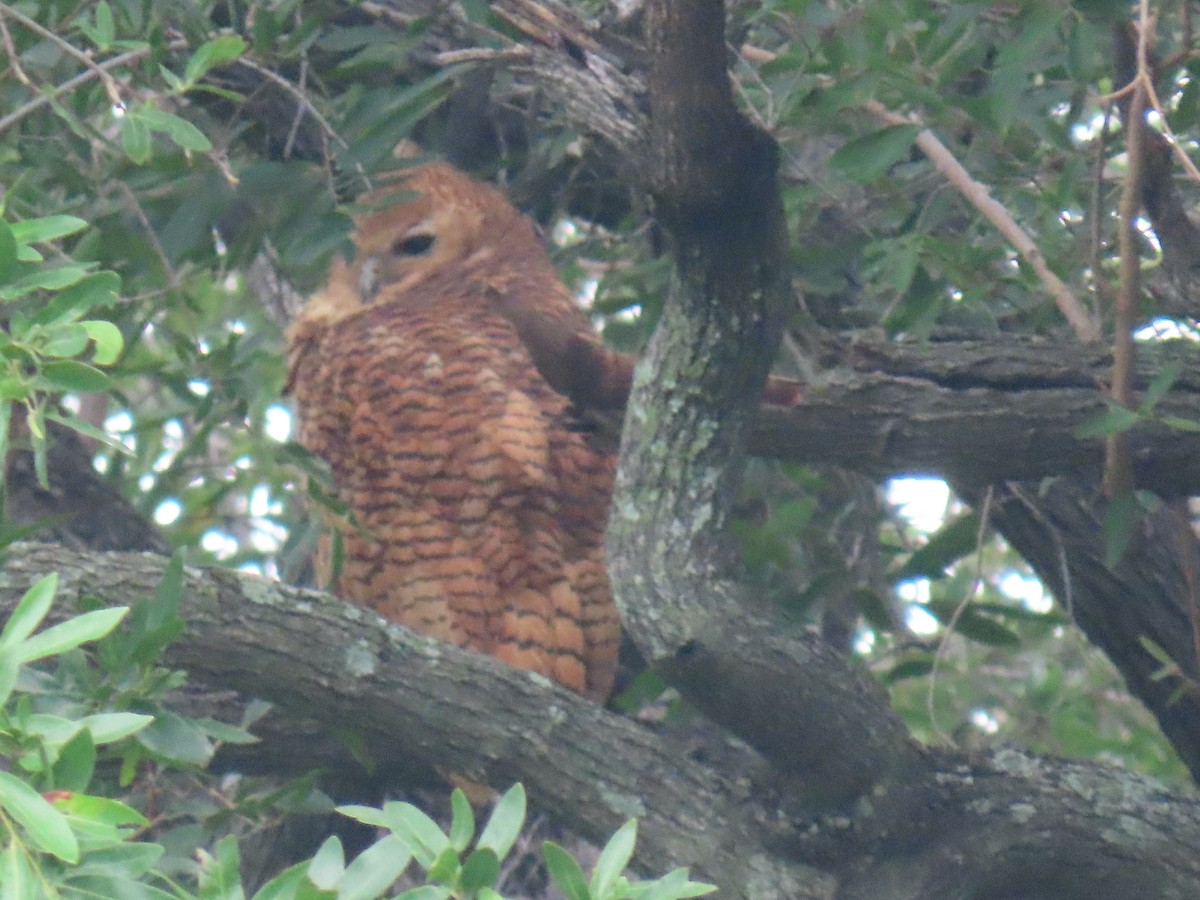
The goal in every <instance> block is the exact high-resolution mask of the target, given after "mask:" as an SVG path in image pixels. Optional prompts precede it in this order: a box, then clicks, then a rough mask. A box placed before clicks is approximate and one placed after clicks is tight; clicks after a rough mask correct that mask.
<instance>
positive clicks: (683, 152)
mask: <svg viewBox="0 0 1200 900" xmlns="http://www.w3.org/2000/svg"><path fill="white" fill-rule="evenodd" d="M647 35H648V38H647V43H648V44H649V46H650V50H651V54H650V58H651V60H652V63H651V73H650V85H651V88H650V97H651V145H650V150H649V163H648V167H647V181H648V185H649V187H650V190H651V192H652V194H653V196H654V200H655V203H656V208H657V213H658V217H659V220H660V221H661V222H663V223H664V224H665V225H666V226H667V228H668V230H669V232H670V236H671V239H672V242H673V247H672V252H673V256H674V259H675V265H676V279H675V283H674V284H673V286H672V292H671V296H670V297H669V299H668V302H667V305H666V307H665V309H664V311H663V316H662V320H661V322H660V324H659V327H658V330H657V332H656V334H655V336H654V339H653V340H652V342H651V346H650V348H649V350H648V352H647V354H646V359H645V365H644V368H643V369H642V370H640V374H638V375H635V383H634V389H633V396H632V397H631V400H630V409H629V413H628V415H627V421H626V431H625V435H624V439H623V442H622V451H621V456H620V461H619V464H618V473H617V489H616V497H615V500H614V512H613V516H612V519H611V522H610V527H609V544H608V547H609V569H610V573H611V575H612V578H613V585H614V591H615V594H616V596H617V600H618V603H619V604H620V606H621V610H622V618H623V621H624V622H625V624H626V626H627V628H628V630H629V633H630V635H631V636H632V637H633V639H634V641H636V642H637V643H638V644H639V647H640V648H641V649H642V651H643V653H644V654H645V655H646V657H647V658H648V659H649V660H651V661H652V662H653V663H654V664H656V665H657V666H658V667H659V668H660V669H661V670H662V671H663V672H664V673H666V674H667V676H668V677H669V678H671V679H672V681H673V682H674V683H675V684H677V685H679V686H680V687H681V689H682V690H683V691H684V693H685V695H686V696H688V697H689V699H691V700H692V701H693V702H695V703H696V704H697V705H698V706H700V708H701V709H703V710H704V711H705V712H706V713H708V714H709V715H711V716H712V717H714V718H715V719H716V720H717V721H719V722H721V723H722V724H724V725H726V726H728V727H730V728H731V729H733V730H734V731H735V733H737V734H738V735H740V736H741V737H743V738H745V739H746V740H747V741H749V742H750V744H751V745H752V746H754V747H756V748H757V749H758V750H760V751H761V752H763V753H764V754H765V755H766V756H767V757H768V759H769V760H771V762H772V763H773V764H774V765H775V766H776V767H777V768H779V769H781V770H782V771H785V772H790V773H800V772H803V773H804V776H805V778H806V779H807V780H808V781H809V782H810V783H811V784H819V785H820V786H821V788H822V789H823V792H824V794H825V796H824V797H822V798H821V799H823V800H824V801H826V802H833V801H845V800H847V799H849V798H851V797H855V796H859V795H861V794H862V793H864V792H865V791H866V790H867V789H868V788H869V786H870V784H871V783H872V781H873V780H874V779H876V778H879V777H886V776H887V775H898V773H901V772H911V771H915V770H918V769H921V768H922V767H923V766H924V763H923V761H922V759H921V755H920V753H919V751H918V750H917V748H916V747H915V746H914V745H913V744H912V743H911V742H910V740H909V739H908V737H907V734H906V732H905V730H904V728H903V726H902V725H901V724H900V723H899V721H898V720H897V719H896V718H895V717H894V716H893V715H892V714H891V712H890V711H889V710H888V709H887V705H886V702H885V701H884V698H883V696H882V694H881V693H880V692H879V689H878V687H877V686H876V685H874V684H872V683H871V682H870V680H869V679H868V678H866V677H865V675H864V674H863V673H862V672H860V671H858V670H857V669H854V668H853V667H851V666H849V665H846V664H844V663H843V661H842V659H841V658H840V657H837V658H828V659H825V660H824V664H818V660H820V659H821V656H822V653H825V654H826V655H827V656H830V657H832V654H830V653H829V651H828V650H827V648H822V647H820V645H819V644H817V643H816V642H804V641H800V640H790V639H788V638H786V637H781V636H780V635H779V634H778V629H777V628H776V627H775V626H773V625H772V624H770V623H765V622H760V621H757V620H755V619H754V618H753V617H751V616H748V615H746V613H745V609H746V608H747V598H745V597H744V596H743V595H742V592H741V591H740V589H739V587H738V585H737V584H736V583H735V582H734V581H733V580H732V578H731V573H732V572H733V571H734V568H735V567H733V566H732V565H731V562H732V558H731V554H730V548H729V547H728V545H727V543H726V539H727V535H726V533H725V525H726V523H727V521H728V517H729V512H730V504H731V503H732V501H733V499H734V496H735V493H736V489H737V482H738V479H739V478H740V475H741V466H742V462H743V460H744V456H745V435H746V429H747V426H748V424H749V410H750V409H751V408H752V406H753V404H752V403H747V398H756V397H757V396H759V393H760V392H761V390H762V385H763V383H764V380H765V378H766V374H767V372H766V370H767V367H768V365H769V362H770V360H771V359H772V358H773V356H774V349H775V347H776V346H777V345H778V341H779V337H780V332H781V325H782V321H783V317H784V315H785V311H786V310H787V309H788V308H789V307H790V305H791V304H792V303H793V298H792V293H791V286H790V282H789V274H788V271H789V266H788V239H787V229H786V225H785V223H784V217H783V209H782V204H781V202H780V198H779V191H778V186H777V184H776V176H775V172H776V159H775V152H774V145H773V143H772V142H771V141H770V140H769V139H768V138H767V137H766V135H764V134H761V133H759V132H758V131H756V130H755V129H754V128H753V127H752V126H751V125H750V124H749V122H748V121H746V120H745V119H744V118H743V117H742V116H741V114H740V113H739V112H738V111H737V110H736V109H735V107H734V105H733V98H732V94H731V91H730V86H729V79H728V76H727V74H726V71H725V53H724V47H725V43H724V7H723V5H722V4H721V3H719V2H713V0H705V2H698V3H688V2H671V0H663V2H656V3H652V4H651V5H650V6H649V7H648V9H647ZM818 672H827V673H830V674H831V675H832V677H831V678H829V679H828V680H824V679H823V678H821V677H820V676H819V675H817V674H816V673H818ZM768 673H769V674H768ZM814 675H816V677H814ZM835 697H836V698H838V699H836V700H835V699H834V698H835ZM816 722H821V724H822V726H823V727H824V729H826V730H824V731H823V733H822V734H819V735H818V734H815V733H814V731H813V729H811V728H809V729H806V728H805V726H804V725H802V724H801V723H810V724H811V723H816ZM803 731H807V735H806V736H805V737H802V736H801V732H803ZM837 748H840V749H837ZM851 748H853V749H851Z"/></svg>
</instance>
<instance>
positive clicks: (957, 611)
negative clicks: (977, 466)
mask: <svg viewBox="0 0 1200 900" xmlns="http://www.w3.org/2000/svg"><path fill="white" fill-rule="evenodd" d="M994 492H995V487H994V486H990V487H988V489H987V493H986V494H984V495H983V503H982V504H981V509H980V511H979V528H978V529H976V531H975V575H974V577H973V578H972V579H971V587H970V588H969V589H968V590H967V592H966V594H965V595H964V596H963V598H962V601H961V602H960V603H959V604H958V605H957V606H955V607H954V612H953V613H951V614H950V621H949V622H947V623H946V629H945V632H944V633H943V634H942V638H941V640H940V641H938V646H937V650H935V651H934V654H933V667H932V668H931V669H930V671H929V690H928V692H927V693H926V695H925V706H926V709H927V711H928V713H929V724H930V725H931V726H932V728H933V731H934V734H936V735H937V736H938V737H939V738H940V739H941V740H942V741H943V742H945V743H946V744H948V745H950V746H953V745H954V739H953V738H952V737H950V735H948V734H946V733H945V732H944V731H942V728H941V726H940V725H939V724H938V721H937V711H936V708H935V706H934V689H935V688H936V686H937V675H938V669H939V668H940V667H941V663H942V658H943V657H944V656H945V655H946V650H947V648H948V647H949V646H950V638H951V637H953V636H954V635H955V634H956V633H957V628H958V620H959V619H961V618H962V614H963V613H964V612H966V609H967V607H968V606H969V605H970V603H971V599H972V598H973V597H974V596H975V592H976V591H977V590H979V588H980V586H981V585H982V584H983V540H984V538H985V537H986V536H987V528H988V521H989V520H990V518H991V511H992V497H993V495H994Z"/></svg>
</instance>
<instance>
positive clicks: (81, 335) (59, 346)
mask: <svg viewBox="0 0 1200 900" xmlns="http://www.w3.org/2000/svg"><path fill="white" fill-rule="evenodd" d="M87 344H88V333H87V329H86V328H84V327H83V326H82V325H79V324H78V323H75V322H70V323H67V324H63V325H55V326H52V327H51V328H48V329H46V333H45V338H44V343H43V344H42V347H41V350H42V353H43V354H44V355H46V356H58V357H64V356H65V357H71V356H78V355H79V354H80V353H82V352H83V349H84V348H85V347H86V346H87Z"/></svg>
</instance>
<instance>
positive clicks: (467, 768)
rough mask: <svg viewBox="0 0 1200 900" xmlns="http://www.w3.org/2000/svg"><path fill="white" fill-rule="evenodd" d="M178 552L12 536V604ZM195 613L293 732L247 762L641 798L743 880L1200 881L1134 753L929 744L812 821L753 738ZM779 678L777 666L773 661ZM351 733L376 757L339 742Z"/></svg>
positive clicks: (129, 592) (1096, 889) (363, 629)
mask: <svg viewBox="0 0 1200 900" xmlns="http://www.w3.org/2000/svg"><path fill="white" fill-rule="evenodd" d="M166 562H167V561H166V559H165V558H163V557H160V556H155V555H152V554H132V553H90V552H75V551H70V550H65V549H63V548H62V547H58V546H51V545H36V544H18V545H14V546H13V547H12V548H11V549H10V552H9V556H8V558H7V560H6V565H5V567H4V569H3V570H2V571H0V619H3V618H4V617H5V616H7V615H8V614H9V613H10V612H11V610H12V608H13V606H14V605H15V604H16V602H17V600H18V598H19V597H20V595H21V594H22V593H23V592H24V590H25V589H27V588H28V587H29V585H31V584H32V583H33V582H34V581H35V580H36V579H38V578H39V577H41V576H42V575H43V574H45V573H47V572H49V571H57V572H60V573H61V576H62V577H61V581H60V590H59V601H58V603H57V604H56V609H55V610H54V611H53V613H52V617H54V618H55V619H58V618H62V617H63V616H65V615H67V614H69V611H70V609H71V608H73V607H74V606H75V604H76V603H77V602H78V600H79V599H80V598H81V597H83V596H85V595H86V596H89V597H93V598H99V599H100V600H101V601H102V602H104V603H106V604H118V603H129V602H132V601H134V600H137V599H139V598H141V597H146V596H150V595H152V594H153V592H154V590H155V588H156V587H157V586H158V583H159V581H160V580H161V578H162V574H163V571H164V569H165V566H166ZM181 615H182V616H183V617H184V619H185V621H186V622H187V629H186V631H185V633H184V634H183V636H182V637H181V638H180V639H179V640H178V641H177V642H176V643H175V644H174V645H172V646H171V647H170V648H169V650H168V654H167V658H166V664H168V665H172V666H178V667H184V668H187V669H188V670H189V672H190V673H191V676H192V679H193V681H195V682H200V683H206V684H209V685H212V686H214V687H220V688H225V689H234V690H237V691H239V692H240V693H242V694H243V695H246V696H251V695H253V696H258V697H262V698H265V699H268V700H271V701H272V702H274V703H275V704H277V708H276V710H274V711H273V712H272V713H271V714H270V715H269V716H268V719H267V720H265V722H264V725H265V726H266V728H265V731H266V733H267V734H269V735H272V736H274V738H275V740H274V742H273V743H271V742H268V743H265V744H263V745H258V746H248V747H240V748H231V750H233V751H234V752H235V754H236V755H231V759H232V760H233V761H234V762H236V763H237V764H238V765H239V766H240V767H241V769H242V770H243V771H251V770H253V771H264V770H265V771H274V772H277V773H293V774H294V773H298V772H301V771H306V770H308V769H309V768H311V767H313V766H319V767H323V768H325V769H326V770H327V771H328V772H329V773H330V779H331V781H332V783H333V784H334V785H335V786H337V787H339V788H341V789H342V790H347V791H352V790H353V789H354V786H355V785H356V784H358V782H363V781H366V780H368V776H366V775H365V773H362V771H361V768H360V765H359V762H358V760H359V759H361V758H362V757H363V756H365V757H366V758H367V759H370V760H372V761H373V763H374V765H375V770H374V772H373V774H372V775H371V776H370V782H371V785H372V786H373V788H375V789H382V790H387V789H388V788H389V787H393V788H394V787H396V786H400V785H404V784H409V783H411V782H412V780H413V779H414V777H418V776H420V775H421V774H423V773H425V772H427V771H428V770H429V769H430V768H432V767H434V766H436V767H438V768H439V769H440V770H441V771H443V772H447V771H449V772H455V773H458V774H462V775H467V776H471V777H474V778H476V779H482V780H485V781H487V782H488V783H491V784H496V785H501V786H504V785H507V784H509V783H511V782H512V781H515V780H518V779H519V780H521V781H523V782H524V783H525V785H526V787H527V789H528V790H529V793H530V796H531V799H532V802H533V803H534V804H535V806H537V807H538V808H540V809H542V810H544V811H546V812H547V813H549V814H551V815H552V816H553V817H554V818H556V819H557V820H558V821H560V822H563V823H565V824H568V825H570V826H572V827H573V828H574V829H575V830H577V831H578V832H580V833H582V834H586V835H590V836H592V837H594V838H600V837H603V836H605V835H606V834H607V833H608V832H610V831H611V829H612V828H613V827H614V826H615V825H616V824H617V823H619V822H621V821H623V820H624V818H625V817H626V816H629V815H637V816H638V817H639V818H640V819H641V827H640V830H639V844H638V858H637V861H638V864H639V865H641V866H645V867H647V868H650V869H655V870H658V871H661V870H662V869H663V868H664V867H666V866H673V865H689V864H690V865H692V866H693V869H694V873H695V874H696V875H698V876H700V877H704V878H708V879H711V880H714V881H716V882H718V883H719V884H721V885H722V888H723V891H722V896H728V897H753V898H758V900H762V898H779V900H785V898H787V900H793V898H798V900H803V898H824V900H830V898H833V897H834V896H835V895H836V896H837V897H839V898H880V897H888V898H890V900H902V898H913V900H916V898H928V897H938V898H940V900H955V898H963V900H967V898H977V897H980V896H1004V895H1005V894H1003V893H1000V894H997V889H998V886H1000V885H1003V886H1004V887H1005V889H1010V888H1011V889H1012V890H1016V891H1018V892H1019V893H1020V894H1021V896H1026V897H1035V896H1047V897H1048V896H1053V897H1055V898H1058V900H1064V898H1066V900H1071V898H1079V900H1126V898H1128V897H1131V896H1154V897H1192V896H1195V895H1196V893H1197V890H1198V889H1200V858H1197V857H1196V855H1195V854H1194V853H1193V852H1190V851H1191V850H1192V849H1193V848H1194V847H1196V846H1197V845H1200V802H1198V801H1197V800H1196V798H1194V797H1189V796H1171V795H1168V794H1165V793H1163V792H1162V791H1161V789H1159V788H1157V787H1156V786H1155V785H1154V784H1153V783H1152V782H1150V781H1149V780H1147V779H1143V778H1140V777H1138V776H1134V775H1130V774H1129V773H1126V772H1122V771H1120V770H1115V769H1108V768H1105V767H1103V766H1097V765H1093V764H1088V763H1070V762H1062V761H1055V760H1047V759H1037V758H1033V757H1030V756H1028V755H1025V754H1021V753H1017V752H1015V751H1011V750H1003V751H999V752H996V753H994V754H990V755H987V756H984V757H981V758H979V759H975V760H972V761H970V762H969V763H968V762H967V761H965V760H962V759H958V758H941V757H939V756H929V757H926V762H927V763H928V771H927V772H926V773H924V774H922V775H920V777H914V778H911V779H907V780H901V781H897V782H894V783H892V784H891V785H890V786H888V787H887V788H886V789H883V790H877V791H875V792H873V793H872V794H871V795H869V796H868V797H866V798H864V799H863V800H862V801H860V802H859V803H858V804H856V805H855V807H854V809H853V810H852V811H851V810H846V811H839V812H838V814H836V815H833V816H830V817H828V818H818V819H812V818H810V814H811V809H812V808H813V804H812V802H811V800H812V799H813V798H812V796H811V795H805V794H796V792H795V791H794V790H793V789H792V788H793V784H792V782H793V778H792V777H790V776H789V775H788V773H786V772H770V771H766V770H763V769H761V768H758V767H756V766H755V765H753V764H752V763H751V764H750V766H749V768H747V764H746V757H745V756H744V754H742V755H737V754H735V755H734V756H733V757H732V758H733V759H736V760H737V763H736V770H735V769H734V768H725V769H723V770H719V771H718V770H714V769H712V768H709V767H706V766H704V765H701V764H699V763H697V762H696V761H694V760H692V759H691V758H690V757H689V756H688V755H687V753H686V752H684V751H681V750H680V749H679V748H678V747H677V746H675V745H673V744H672V743H671V742H669V741H668V740H666V739H664V738H662V737H660V736H658V735H655V734H653V733H651V732H649V731H647V730H646V729H644V728H642V727H640V726H638V725H635V724H633V723H631V722H629V721H627V720H625V719H622V718H620V717H618V716H614V715H611V714H609V713H607V712H605V711H604V710H602V709H600V708H598V707H596V706H595V705H593V704H590V703H588V702H586V701H583V700H581V699H579V698H578V697H576V696H575V695H573V694H571V693H569V692H567V691H565V690H562V689H560V688H558V687H557V686H555V685H553V684H551V683H549V682H547V681H546V680H544V679H539V678H537V677H535V676H531V675H529V674H528V673H525V672H521V671H517V670H514V669H510V668H508V667H506V666H503V665H501V664H499V663H497V662H496V661H494V660H492V659H490V658H487V657H483V656H476V655H474V654H471V653H466V652H463V651H460V650H458V649H456V648H454V647H450V646H446V645H443V644H439V643H437V642H434V641H431V640H429V639H427V638H422V637H419V636H417V635H414V634H412V633H411V632H408V631H406V630H405V629H402V628H396V627H393V626H389V625H387V624H386V623H384V622H383V621H382V620H379V619H377V618H375V617H374V616H371V615H368V614H364V613H363V611H362V610H360V609H357V608H356V607H352V606H348V605H346V604H344V603H342V602H340V601H338V600H335V599H334V598H332V597H329V596H326V595H322V594H317V593H315V592H312V591H302V590H297V589H295V588H289V587H285V586H282V585H278V584H272V583H270V582H267V581H264V580H263V579H261V578H257V577H255V576H249V575H242V574H238V573H234V572H229V571H223V570H192V569H189V570H187V571H186V573H185V581H184V591H183V598H182V604H181ZM314 635H319V639H317V640H314V637H313V636H314ZM763 665H764V667H767V666H770V662H769V661H767V662H764V664H763ZM809 665H810V668H809V671H810V672H816V671H817V670H819V669H820V668H822V667H824V666H827V665H828V666H830V667H831V670H835V671H836V670H840V668H841V666H842V665H843V664H842V663H841V662H840V661H833V662H830V660H829V659H828V658H823V657H815V658H814V659H812V660H809ZM764 677H765V676H764ZM769 677H770V680H777V676H776V675H775V671H774V668H773V667H771V670H770V676H769ZM218 702H219V703H220V704H221V706H219V707H218V708H217V709H216V710H213V709H211V708H210V709H203V710H200V711H198V714H199V713H200V712H202V713H204V714H210V715H212V714H214V713H215V714H216V715H217V716H218V717H220V716H223V715H224V716H228V715H229V714H230V712H231V711H232V709H231V706H232V704H231V703H230V701H229V698H228V695H227V694H226V695H224V696H221V697H219V698H218ZM838 702H840V698H831V700H830V703H829V704H828V706H827V714H828V715H829V716H830V717H831V720H830V722H825V721H816V722H813V723H810V725H811V730H810V732H809V734H810V736H811V737H812V739H814V740H819V739H820V738H819V736H820V734H821V733H822V731H823V730H825V729H826V728H828V727H837V723H836V721H833V717H834V716H836V705H837V703H838ZM769 713H770V711H769V710H765V709H764V710H763V715H768V714H769ZM256 730H260V729H257V728H256ZM349 734H353V735H354V736H355V737H356V738H357V742H356V746H357V748H358V752H359V753H360V754H361V755H360V756H358V757H355V756H354V755H352V754H351V753H350V752H349V751H348V750H347V749H346V744H345V742H344V741H343V740H342V738H341V737H340V736H341V735H349ZM805 739H806V738H805V737H804V736H803V735H801V737H800V740H801V742H803V741H804V740H805ZM796 752H797V753H798V754H800V755H803V754H804V753H807V752H809V751H806V750H803V749H801V750H798V751H796ZM899 752H901V753H903V752H904V751H903V748H902V747H901V748H899ZM227 762H228V760H227ZM722 764H723V765H726V766H728V765H729V762H728V759H725V758H723V759H722ZM326 783H327V784H329V783H331V782H330V781H327V782H326ZM358 787H359V788H360V789H361V787H362V785H361V784H359V785H358ZM351 796H354V795H353V794H351ZM817 799H819V798H817ZM1048 836H1050V837H1048ZM810 865H812V866H818V867H819V868H820V869H822V870H824V871H825V872H826V873H836V876H837V877H836V878H835V877H832V876H831V875H830V874H824V875H823V874H821V873H820V872H818V871H816V870H814V869H811V868H809V866H810ZM1068 876H1069V877H1068ZM1012 890H1009V893H1008V894H1007V895H1009V896H1011V895H1012ZM1139 890H1140V891H1141V893H1139Z"/></svg>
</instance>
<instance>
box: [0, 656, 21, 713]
mask: <svg viewBox="0 0 1200 900" xmlns="http://www.w3.org/2000/svg"><path fill="white" fill-rule="evenodd" d="M20 671H21V666H20V664H19V663H18V662H17V661H16V660H15V659H13V657H12V656H11V655H10V654H7V653H0V706H3V705H4V704H5V703H7V702H8V698H9V697H11V696H12V692H13V689H14V688H15V687H16V686H17V675H18V674H19V673H20Z"/></svg>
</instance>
